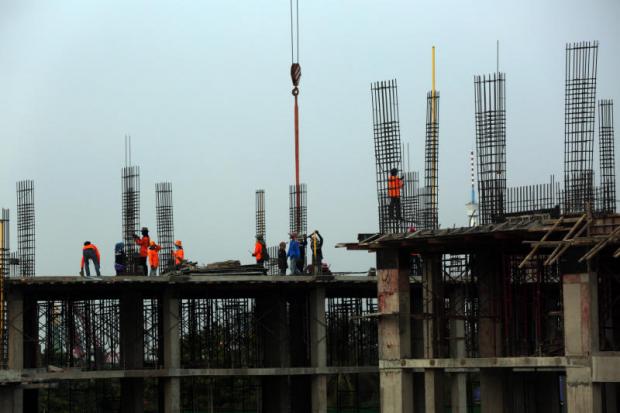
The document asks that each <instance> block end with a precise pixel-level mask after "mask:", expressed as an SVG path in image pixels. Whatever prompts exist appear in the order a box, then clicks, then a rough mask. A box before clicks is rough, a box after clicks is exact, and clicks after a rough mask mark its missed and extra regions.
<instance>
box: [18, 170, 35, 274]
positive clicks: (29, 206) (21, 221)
mask: <svg viewBox="0 0 620 413" xmlns="http://www.w3.org/2000/svg"><path fill="white" fill-rule="evenodd" d="M34 229H35V227H34V181H31V180H26V181H19V182H17V252H18V255H19V273H20V275H21V276H22V277H34V273H35V232H34Z"/></svg>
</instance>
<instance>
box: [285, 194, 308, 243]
mask: <svg viewBox="0 0 620 413" xmlns="http://www.w3.org/2000/svg"><path fill="white" fill-rule="evenodd" d="M298 201H299V204H297V202H298ZM306 202H307V189H306V184H300V185H299V194H298V193H297V190H296V185H290V186H289V218H290V219H289V228H290V232H296V233H297V236H298V238H299V239H298V240H299V242H303V240H302V239H301V236H302V235H306V234H307V233H308V209H307V204H306ZM298 217H299V219H298Z"/></svg>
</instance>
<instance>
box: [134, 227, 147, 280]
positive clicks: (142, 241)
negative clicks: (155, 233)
mask: <svg viewBox="0 0 620 413" xmlns="http://www.w3.org/2000/svg"><path fill="white" fill-rule="evenodd" d="M141 233H142V238H140V237H139V236H138V235H136V234H133V239H134V241H135V242H136V244H138V245H139V246H140V254H139V255H138V259H137V262H136V264H137V265H138V268H140V271H141V272H142V275H149V267H147V265H146V258H147V257H148V255H149V254H148V249H149V245H151V237H149V229H148V228H147V227H143V228H142V231H141Z"/></svg>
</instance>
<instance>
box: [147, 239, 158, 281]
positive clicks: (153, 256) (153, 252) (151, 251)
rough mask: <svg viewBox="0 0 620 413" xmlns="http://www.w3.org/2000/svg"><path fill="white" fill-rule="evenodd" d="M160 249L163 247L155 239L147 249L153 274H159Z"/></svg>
mask: <svg viewBox="0 0 620 413" xmlns="http://www.w3.org/2000/svg"><path fill="white" fill-rule="evenodd" d="M159 250H161V247H160V246H159V245H157V244H156V243H155V241H151V242H150V245H149V248H148V251H147V254H148V256H149V266H150V267H151V274H150V275H151V276H155V275H157V268H159Z"/></svg>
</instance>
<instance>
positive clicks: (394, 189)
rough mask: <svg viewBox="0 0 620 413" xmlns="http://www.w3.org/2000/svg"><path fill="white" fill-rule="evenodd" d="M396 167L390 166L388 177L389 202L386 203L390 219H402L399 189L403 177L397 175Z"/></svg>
mask: <svg viewBox="0 0 620 413" xmlns="http://www.w3.org/2000/svg"><path fill="white" fill-rule="evenodd" d="M397 175H398V169H396V168H392V169H391V170H390V176H389V178H388V197H389V198H390V204H389V205H388V214H389V217H390V219H394V218H396V219H398V220H400V219H402V218H401V214H400V190H401V189H402V188H403V185H404V183H403V181H404V178H402V177H398V176H397Z"/></svg>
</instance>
